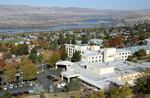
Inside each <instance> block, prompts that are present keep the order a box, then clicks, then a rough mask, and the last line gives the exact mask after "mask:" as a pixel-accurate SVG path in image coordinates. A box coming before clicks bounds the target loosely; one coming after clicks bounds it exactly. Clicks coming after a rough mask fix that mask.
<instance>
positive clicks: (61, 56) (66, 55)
mask: <svg viewBox="0 0 150 98" xmlns="http://www.w3.org/2000/svg"><path fill="white" fill-rule="evenodd" d="M60 51H61V55H60V59H61V60H66V59H67V58H68V54H67V52H66V49H65V46H64V45H62V46H61V47H60Z"/></svg>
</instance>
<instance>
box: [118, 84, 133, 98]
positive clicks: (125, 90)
mask: <svg viewBox="0 0 150 98" xmlns="http://www.w3.org/2000/svg"><path fill="white" fill-rule="evenodd" d="M120 95H121V96H122V97H123V98H126V97H128V96H131V95H132V89H131V88H130V87H129V85H128V84H125V85H124V86H123V87H121V88H120Z"/></svg>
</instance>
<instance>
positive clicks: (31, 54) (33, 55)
mask: <svg viewBox="0 0 150 98" xmlns="http://www.w3.org/2000/svg"><path fill="white" fill-rule="evenodd" d="M28 59H30V60H31V61H32V63H36V62H37V55H36V54H33V53H30V54H29V56H28Z"/></svg>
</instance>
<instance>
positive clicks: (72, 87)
mask: <svg viewBox="0 0 150 98" xmlns="http://www.w3.org/2000/svg"><path fill="white" fill-rule="evenodd" d="M66 88H67V91H77V90H80V82H79V80H78V79H74V80H71V81H70V83H68V85H67V86H66Z"/></svg>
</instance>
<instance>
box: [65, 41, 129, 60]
mask: <svg viewBox="0 0 150 98" xmlns="http://www.w3.org/2000/svg"><path fill="white" fill-rule="evenodd" d="M66 51H67V53H68V57H69V58H70V59H71V58H72V56H73V53H74V52H75V51H79V52H80V53H81V61H83V62H88V63H93V62H109V61H114V60H118V59H120V60H126V59H127V58H128V56H129V55H131V52H130V51H127V50H123V49H116V48H103V49H101V48H100V46H97V45H93V46H90V45H83V46H81V45H72V44H66Z"/></svg>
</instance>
